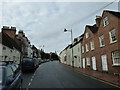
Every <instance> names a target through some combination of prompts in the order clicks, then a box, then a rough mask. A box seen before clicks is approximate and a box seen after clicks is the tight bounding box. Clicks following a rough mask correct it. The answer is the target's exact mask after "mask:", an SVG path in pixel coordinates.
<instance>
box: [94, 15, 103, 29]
mask: <svg viewBox="0 0 120 90" xmlns="http://www.w3.org/2000/svg"><path fill="white" fill-rule="evenodd" d="M101 19H102V17H101V16H96V19H95V20H96V26H97V27H99V26H100V22H101Z"/></svg>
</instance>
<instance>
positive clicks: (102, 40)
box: [99, 35, 105, 47]
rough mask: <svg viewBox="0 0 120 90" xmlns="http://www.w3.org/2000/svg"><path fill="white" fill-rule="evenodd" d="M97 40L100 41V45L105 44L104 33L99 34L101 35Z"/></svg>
mask: <svg viewBox="0 0 120 90" xmlns="http://www.w3.org/2000/svg"><path fill="white" fill-rule="evenodd" d="M99 42H100V47H103V46H105V40H104V35H101V36H100V37H99ZM102 42H103V43H102Z"/></svg>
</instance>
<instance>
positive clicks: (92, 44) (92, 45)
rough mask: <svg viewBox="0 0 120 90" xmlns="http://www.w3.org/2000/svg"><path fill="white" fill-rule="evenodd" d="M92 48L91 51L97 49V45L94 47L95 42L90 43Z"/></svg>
mask: <svg viewBox="0 0 120 90" xmlns="http://www.w3.org/2000/svg"><path fill="white" fill-rule="evenodd" d="M90 46H91V50H94V49H95V45H94V41H93V40H92V41H91V42H90Z"/></svg>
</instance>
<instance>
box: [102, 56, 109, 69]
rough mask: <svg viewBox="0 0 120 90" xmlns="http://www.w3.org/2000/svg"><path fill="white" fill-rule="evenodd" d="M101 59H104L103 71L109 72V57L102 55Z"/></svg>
mask: <svg viewBox="0 0 120 90" xmlns="http://www.w3.org/2000/svg"><path fill="white" fill-rule="evenodd" d="M101 58H102V70H103V71H108V65H107V56H106V55H102V56H101Z"/></svg>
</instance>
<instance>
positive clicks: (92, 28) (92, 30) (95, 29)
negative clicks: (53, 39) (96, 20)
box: [87, 25, 98, 33]
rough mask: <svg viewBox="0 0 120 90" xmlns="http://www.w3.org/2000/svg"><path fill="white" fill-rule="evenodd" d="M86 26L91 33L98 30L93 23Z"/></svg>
mask: <svg viewBox="0 0 120 90" xmlns="http://www.w3.org/2000/svg"><path fill="white" fill-rule="evenodd" d="M87 27H88V28H89V29H90V30H91V32H92V33H96V32H97V31H98V27H96V26H95V25H93V26H89V25H87Z"/></svg>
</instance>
